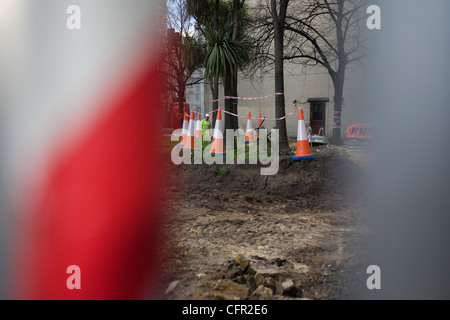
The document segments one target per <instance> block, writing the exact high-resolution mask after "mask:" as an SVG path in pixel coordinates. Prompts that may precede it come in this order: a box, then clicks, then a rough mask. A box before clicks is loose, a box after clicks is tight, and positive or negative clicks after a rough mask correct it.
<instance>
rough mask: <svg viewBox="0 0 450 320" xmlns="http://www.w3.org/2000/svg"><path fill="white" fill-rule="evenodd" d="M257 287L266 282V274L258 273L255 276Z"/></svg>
mask: <svg viewBox="0 0 450 320" xmlns="http://www.w3.org/2000/svg"><path fill="white" fill-rule="evenodd" d="M253 277H254V279H255V284H256V287H259V286H260V285H262V284H263V283H264V279H265V278H264V276H263V275H262V274H261V273H256V274H255V275H254V276H253Z"/></svg>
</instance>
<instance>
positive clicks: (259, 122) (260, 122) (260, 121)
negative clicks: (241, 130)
mask: <svg viewBox="0 0 450 320" xmlns="http://www.w3.org/2000/svg"><path fill="white" fill-rule="evenodd" d="M262 122H263V121H262V117H261V112H260V113H259V119H258V134H257V138H258V139H259V130H261V124H262Z"/></svg>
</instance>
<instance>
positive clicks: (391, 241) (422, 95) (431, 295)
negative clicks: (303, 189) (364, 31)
mask: <svg viewBox="0 0 450 320" xmlns="http://www.w3.org/2000/svg"><path fill="white" fill-rule="evenodd" d="M376 3H377V4H378V5H379V6H380V8H381V17H382V22H381V30H374V31H370V32H369V35H370V36H371V37H372V39H371V42H370V46H371V47H372V49H373V54H372V55H371V57H370V59H368V62H367V63H368V69H369V70H370V72H369V73H368V74H367V75H366V77H367V81H368V83H370V87H369V89H368V93H369V96H370V104H371V108H372V110H373V114H374V119H375V121H374V122H375V125H376V127H377V138H376V139H375V141H374V150H373V155H372V160H373V172H372V173H373V177H374V178H373V179H372V180H369V181H368V186H369V199H370V208H371V210H370V217H371V228H372V234H371V238H370V247H369V248H368V250H369V256H370V263H371V264H374V265H378V266H379V267H380V270H381V289H380V290H367V291H366V292H364V293H363V294H362V296H361V298H371V299H448V298H450V250H449V243H450V241H449V240H450V232H449V230H448V229H449V226H450V193H449V190H450V189H449V178H450V171H449V166H448V162H449V154H450V152H449V148H448V147H449V145H450V142H449V138H450V127H449V120H450V62H449V52H450V36H449V33H448V32H449V30H450V22H449V20H448V13H449V12H450V2H448V1H439V0H438V1H418V0H414V1H410V0H408V1H399V0H395V1H378V2H376Z"/></svg>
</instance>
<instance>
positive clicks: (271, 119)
mask: <svg viewBox="0 0 450 320" xmlns="http://www.w3.org/2000/svg"><path fill="white" fill-rule="evenodd" d="M300 109H302V110H305V107H300V108H298V109H295V110H294V111H291V112H290V113H288V114H287V115H285V116H283V117H281V118H267V117H262V118H259V117H250V119H252V120H259V119H262V120H269V121H280V120H283V119H286V118H287V117H290V116H291V115H293V114H294V113H296V112H297V111H299V110H300ZM218 110H219V109H216V110H213V111H211V112H208V113H214V112H217V111H218ZM222 111H223V112H225V113H228V114H229V115H232V116H234V117H238V118H246V119H248V116H240V115H238V114H235V113H232V112H229V111H226V110H223V109H222ZM194 113H196V114H201V115H205V114H206V113H201V112H196V111H195V110H194ZM186 115H187V114H186ZM187 116H188V117H189V115H187Z"/></svg>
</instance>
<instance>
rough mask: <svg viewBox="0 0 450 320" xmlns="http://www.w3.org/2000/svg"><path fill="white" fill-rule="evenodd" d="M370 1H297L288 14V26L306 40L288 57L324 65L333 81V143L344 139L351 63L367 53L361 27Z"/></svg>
mask: <svg viewBox="0 0 450 320" xmlns="http://www.w3.org/2000/svg"><path fill="white" fill-rule="evenodd" d="M367 4H368V1H367V0H306V1H295V2H294V3H293V5H292V7H291V11H290V13H291V14H289V16H288V17H287V18H286V25H285V28H286V30H287V31H290V32H293V33H294V34H297V35H300V36H301V39H302V41H300V42H299V43H298V44H297V45H294V46H292V47H291V49H292V50H291V52H290V56H287V57H285V59H288V60H292V61H295V60H299V61H300V62H301V63H302V64H306V65H320V66H323V67H324V68H325V69H326V70H327V71H328V73H329V75H330V77H331V80H332V82H333V86H334V125H333V135H332V138H331V140H332V141H333V143H340V141H341V115H342V101H343V91H344V81H345V72H346V69H347V66H348V64H349V63H351V62H353V61H356V60H359V59H361V58H362V57H363V56H364V55H365V52H364V47H363V45H362V39H361V34H360V31H361V20H362V18H364V14H365V10H364V9H365V8H366V7H367Z"/></svg>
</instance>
